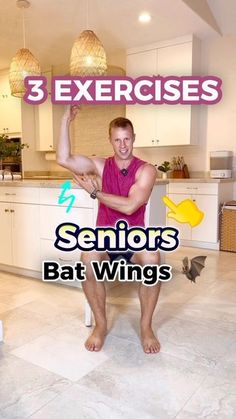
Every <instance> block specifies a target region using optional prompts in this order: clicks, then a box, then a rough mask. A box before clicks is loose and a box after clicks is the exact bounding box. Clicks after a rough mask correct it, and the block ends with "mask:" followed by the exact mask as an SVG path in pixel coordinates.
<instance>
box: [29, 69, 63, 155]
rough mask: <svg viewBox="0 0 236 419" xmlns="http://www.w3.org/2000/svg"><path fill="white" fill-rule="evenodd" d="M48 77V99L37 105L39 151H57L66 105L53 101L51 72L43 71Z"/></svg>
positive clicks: (36, 119) (36, 126)
mask: <svg viewBox="0 0 236 419" xmlns="http://www.w3.org/2000/svg"><path fill="white" fill-rule="evenodd" d="M43 76H45V77H46V78H47V90H48V92H49V94H48V97H47V100H46V101H45V102H44V103H41V104H40V105H35V132H36V150H37V151H55V149H56V144H57V141H58V138H59V133H60V123H61V118H62V115H63V113H64V111H65V107H64V105H53V104H52V102H51V87H50V83H51V72H45V73H43Z"/></svg>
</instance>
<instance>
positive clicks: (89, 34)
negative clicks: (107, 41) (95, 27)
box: [70, 30, 107, 76]
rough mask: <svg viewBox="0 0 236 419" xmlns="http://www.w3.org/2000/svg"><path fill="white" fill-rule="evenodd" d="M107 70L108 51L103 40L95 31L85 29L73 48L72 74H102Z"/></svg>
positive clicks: (71, 59)
mask: <svg viewBox="0 0 236 419" xmlns="http://www.w3.org/2000/svg"><path fill="white" fill-rule="evenodd" d="M106 71H107V62H106V53H105V50H104V48H103V45H102V43H101V41H100V40H99V39H98V37H97V36H96V35H95V33H94V32H93V31H90V30H85V31H83V32H82V33H81V34H80V36H79V37H78V38H77V40H76V41H75V43H74V45H73V47H72V50H71V58H70V74H71V76H102V75H104V74H106Z"/></svg>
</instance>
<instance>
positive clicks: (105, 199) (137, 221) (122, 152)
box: [57, 107, 160, 353]
mask: <svg viewBox="0 0 236 419" xmlns="http://www.w3.org/2000/svg"><path fill="white" fill-rule="evenodd" d="M77 111H78V109H77V108H76V107H71V108H69V109H68V110H67V111H66V112H65V114H64V116H63V118H62V125H61V134H60V139H59V142H58V147H57V162H58V164H60V165H61V166H63V167H65V168H67V169H69V170H70V171H71V172H73V173H74V179H75V181H76V183H78V184H79V185H80V186H81V187H83V188H84V189H85V190H86V191H87V192H88V193H89V194H90V196H91V197H92V198H97V199H98V201H99V210H98V217H97V226H114V225H115V223H116V221H117V220H119V219H123V220H126V221H127V222H128V223H129V226H135V225H136V226H144V213H145V206H146V203H147V201H148V199H149V197H150V194H151V191H152V188H153V186H154V183H155V179H156V169H155V167H154V166H152V165H151V164H148V163H146V162H144V161H142V160H140V159H138V158H136V157H135V156H133V144H134V140H135V134H134V131H133V125H132V123H131V121H129V120H128V119H126V118H116V119H115V120H113V121H112V122H111V123H110V127H109V141H110V143H111V145H112V147H113V150H114V156H113V157H110V158H108V159H103V158H98V157H91V158H88V157H85V156H82V155H72V154H71V148H70V140H69V125H70V122H71V121H72V120H73V119H74V118H75V115H76V113H77ZM116 256H117V255H116ZM123 256H124V257H125V258H126V260H127V261H131V262H132V263H135V264H139V265H142V266H143V265H146V264H159V261H160V259H159V253H158V252H147V251H145V250H144V251H141V252H137V253H132V252H127V253H126V254H125V255H123ZM109 259H110V260H113V259H114V254H112V253H107V252H96V251H90V252H83V253H82V256H81V260H82V262H83V263H84V265H85V266H86V275H87V276H86V281H84V282H83V290H84V292H85V295H86V297H87V300H88V302H89V304H90V306H91V308H92V311H93V314H94V318H95V327H94V330H93V332H92V334H91V336H90V337H89V338H88V339H87V341H86V342H85V347H86V349H87V350H89V351H99V350H100V349H101V348H102V346H103V343H104V340H105V336H106V333H107V320H106V308H105V305H106V293H105V286H104V283H103V282H98V281H96V279H95V277H94V275H93V271H92V268H91V264H90V262H91V261H98V262H101V261H102V260H109ZM159 292H160V283H159V282H158V283H157V284H156V285H154V286H152V287H148V286H146V285H143V284H140V285H139V299H140V306H141V319H140V330H141V341H142V345H143V349H144V351H145V352H146V353H157V352H159V350H160V344H159V341H158V339H157V337H156V336H155V335H154V333H153V330H152V316H153V312H154V309H155V307H156V304H157V300H158V296H159Z"/></svg>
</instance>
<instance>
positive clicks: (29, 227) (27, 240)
mask: <svg viewBox="0 0 236 419" xmlns="http://www.w3.org/2000/svg"><path fill="white" fill-rule="evenodd" d="M0 213H1V217H0V228H1V236H0V248H1V251H0V263H3V264H6V265H13V266H15V267H19V268H24V269H32V270H36V271H39V270H40V265H39V259H38V255H39V252H40V246H39V205H34V204H21V203H19V204H18V203H12V202H4V203H3V202H1V203H0Z"/></svg>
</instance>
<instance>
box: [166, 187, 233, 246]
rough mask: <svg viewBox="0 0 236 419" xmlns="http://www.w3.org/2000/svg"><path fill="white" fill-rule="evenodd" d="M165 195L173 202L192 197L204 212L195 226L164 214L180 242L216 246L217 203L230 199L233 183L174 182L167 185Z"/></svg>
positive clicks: (217, 225)
mask: <svg viewBox="0 0 236 419" xmlns="http://www.w3.org/2000/svg"><path fill="white" fill-rule="evenodd" d="M168 196H169V198H170V199H171V200H172V201H173V202H174V203H175V204H179V203H180V202H181V201H184V200H185V199H191V200H192V201H193V202H195V204H196V205H197V207H198V208H199V209H200V210H201V211H202V212H203V213H204V218H203V220H202V222H201V223H200V224H199V225H198V226H196V227H191V226H189V224H186V223H183V224H182V223H178V222H176V221H175V220H173V219H172V218H168V217H167V224H168V225H169V226H173V227H175V228H177V229H178V230H179V232H180V235H179V238H180V242H181V244H182V245H184V246H193V247H203V248H209V249H219V211H220V204H221V203H223V202H225V201H229V200H231V199H232V197H233V183H207V182H205V183H197V182H193V183H190V182H189V183H184V182H176V183H175V182H174V183H170V184H169V185H168ZM168 211H169V209H167V212H168Z"/></svg>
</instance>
